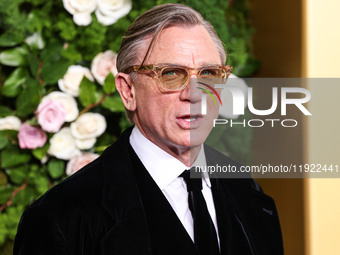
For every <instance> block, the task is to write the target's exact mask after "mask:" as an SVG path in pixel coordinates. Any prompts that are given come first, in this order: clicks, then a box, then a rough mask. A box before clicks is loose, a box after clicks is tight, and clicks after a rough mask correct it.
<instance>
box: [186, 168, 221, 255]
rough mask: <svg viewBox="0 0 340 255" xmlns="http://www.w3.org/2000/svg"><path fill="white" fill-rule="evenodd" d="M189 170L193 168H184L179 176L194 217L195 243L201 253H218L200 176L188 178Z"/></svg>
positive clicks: (215, 254) (216, 254) (206, 254)
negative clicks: (181, 178)
mask: <svg viewBox="0 0 340 255" xmlns="http://www.w3.org/2000/svg"><path fill="white" fill-rule="evenodd" d="M190 171H194V168H191V169H190V170H185V171H184V172H183V173H182V174H181V175H180V177H183V178H184V180H185V182H186V184H187V190H188V202H189V209H190V211H191V214H192V217H193V219H194V240H195V244H196V245H197V247H198V250H199V251H200V253H201V255H218V254H220V252H219V246H218V241H217V235H216V230H215V227H214V223H213V222H212V219H211V217H210V214H209V211H208V208H207V204H206V203H205V199H204V197H203V194H202V192H201V190H202V178H190Z"/></svg>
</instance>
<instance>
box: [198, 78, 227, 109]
mask: <svg viewBox="0 0 340 255" xmlns="http://www.w3.org/2000/svg"><path fill="white" fill-rule="evenodd" d="M197 83H199V84H201V85H203V86H206V87H208V88H209V89H210V90H211V91H212V92H214V93H215V95H216V96H217V98H218V100H219V101H220V103H221V105H222V100H221V98H220V96H219V95H218V93H217V91H216V90H215V89H214V88H213V87H211V86H210V85H208V84H205V83H203V82H197ZM196 88H198V89H200V90H203V91H204V92H205V93H207V94H208V95H209V96H210V97H211V98H212V100H214V102H215V105H216V104H217V102H216V100H215V98H214V96H213V95H212V94H211V92H210V91H208V90H206V89H205V88H201V87H196Z"/></svg>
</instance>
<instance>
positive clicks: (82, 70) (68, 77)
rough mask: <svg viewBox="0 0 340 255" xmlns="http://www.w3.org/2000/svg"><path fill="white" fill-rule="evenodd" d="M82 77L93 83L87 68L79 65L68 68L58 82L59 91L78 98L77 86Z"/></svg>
mask: <svg viewBox="0 0 340 255" xmlns="http://www.w3.org/2000/svg"><path fill="white" fill-rule="evenodd" d="M84 76H85V77H86V78H88V79H89V80H90V81H94V79H93V76H92V74H91V72H90V70H89V69H88V68H86V67H83V66H79V65H74V66H69V68H68V69H67V72H66V74H65V75H64V77H63V78H62V79H60V80H59V81H58V85H59V89H60V90H61V91H64V92H65V93H67V94H70V95H71V96H74V97H77V96H79V85H80V83H81V80H82V79H83V77H84Z"/></svg>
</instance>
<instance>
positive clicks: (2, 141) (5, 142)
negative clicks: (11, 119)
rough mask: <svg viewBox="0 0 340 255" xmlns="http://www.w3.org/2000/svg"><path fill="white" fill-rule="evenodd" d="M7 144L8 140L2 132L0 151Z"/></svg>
mask: <svg viewBox="0 0 340 255" xmlns="http://www.w3.org/2000/svg"><path fill="white" fill-rule="evenodd" d="M7 144H8V139H7V137H6V134H5V133H4V132H0V150H2V149H3V148H5V147H6V146H7Z"/></svg>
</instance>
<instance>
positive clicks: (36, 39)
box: [26, 33, 45, 50]
mask: <svg viewBox="0 0 340 255" xmlns="http://www.w3.org/2000/svg"><path fill="white" fill-rule="evenodd" d="M26 43H27V44H28V45H29V46H33V47H35V48H38V49H39V50H42V49H43V48H44V47H45V43H44V41H43V39H42V37H41V34H40V33H34V34H32V35H30V36H29V37H27V38H26Z"/></svg>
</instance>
